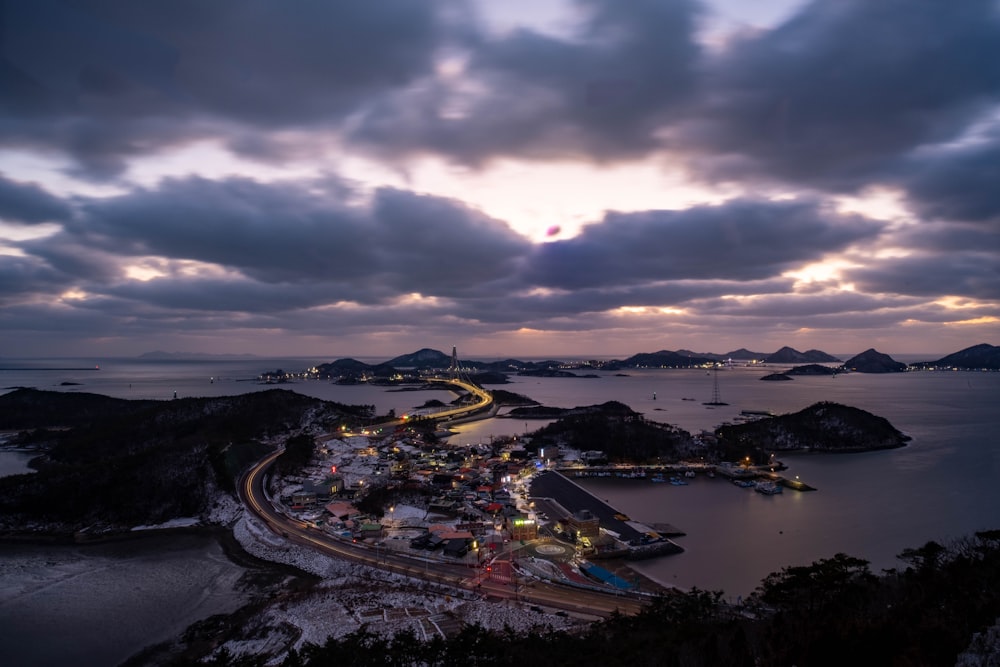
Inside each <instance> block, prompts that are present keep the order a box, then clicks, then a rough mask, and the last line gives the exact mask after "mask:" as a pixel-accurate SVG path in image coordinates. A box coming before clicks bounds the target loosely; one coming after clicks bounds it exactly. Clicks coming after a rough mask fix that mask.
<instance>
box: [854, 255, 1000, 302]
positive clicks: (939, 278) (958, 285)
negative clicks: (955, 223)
mask: <svg viewBox="0 0 1000 667" xmlns="http://www.w3.org/2000/svg"><path fill="white" fill-rule="evenodd" d="M846 278H847V279H848V280H851V281H853V282H854V283H856V285H857V287H858V288H859V289H862V290H865V291H867V292H878V293H886V294H902V295H914V296H923V297H930V298H934V297H944V296H963V297H968V298H976V299H1000V262H998V261H997V254H996V252H986V253H978V252H971V251H969V252H952V253H942V254H927V255H914V256H910V257H899V258H892V259H883V260H880V261H879V263H878V264H873V265H871V266H869V267H866V268H858V269H852V270H850V271H847V272H846Z"/></svg>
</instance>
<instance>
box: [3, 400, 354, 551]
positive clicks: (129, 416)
mask: <svg viewBox="0 0 1000 667" xmlns="http://www.w3.org/2000/svg"><path fill="white" fill-rule="evenodd" d="M26 405H27V406H29V407H30V410H28V411H26V412H23V413H20V414H19V415H18V418H17V420H16V422H17V426H16V428H19V429H22V430H23V431H24V432H23V433H22V435H21V436H20V439H21V441H22V442H23V443H25V444H29V445H31V446H34V447H37V448H39V449H41V450H42V451H44V452H45V454H44V455H43V456H42V457H41V458H40V459H38V460H37V470H38V472H36V473H31V474H25V475H15V476H11V477H3V478H0V532H47V533H50V532H62V533H70V532H74V531H77V530H80V529H82V528H85V527H87V528H89V530H90V532H107V531H117V530H123V529H127V528H128V527H131V526H135V525H141V524H155V523H161V522H164V521H167V520H169V519H173V518H178V517H189V516H199V515H202V514H204V513H205V512H206V511H207V510H208V509H210V504H211V502H212V500H213V498H214V496H215V494H216V493H217V490H218V489H224V490H232V488H233V480H234V478H235V476H236V475H237V474H238V473H239V472H240V471H241V470H242V469H243V468H244V467H245V466H246V465H248V464H249V463H250V462H252V461H254V460H256V459H257V458H259V457H261V456H263V454H264V453H266V452H267V451H269V450H270V449H271V448H272V445H269V444H267V441H268V439H270V438H274V437H278V436H281V435H284V434H288V433H294V432H297V431H300V430H301V429H302V428H303V426H304V425H305V424H306V423H311V422H317V421H318V422H320V423H322V422H324V421H326V422H329V423H330V425H331V427H332V426H333V425H334V424H340V423H342V422H344V421H348V422H349V421H353V420H354V419H361V418H364V417H366V416H368V415H370V413H371V408H369V407H363V406H343V405H339V404H337V403H330V402H326V401H321V400H319V399H314V398H309V397H306V396H302V395H299V394H295V393H292V392H289V391H283V390H277V389H275V390H271V391H265V392H257V393H250V394H243V395H240V396H230V397H217V398H188V399H179V400H173V401H122V400H119V399H107V397H103V396H96V395H94V394H75V393H74V394H66V393H60V392H48V391H37V390H34V389H21V390H17V391H15V392H11V393H10V394H6V395H3V396H0V415H5V416H6V417H5V419H7V420H8V422H10V421H15V420H13V419H12V418H11V415H12V414H13V413H15V412H17V410H20V409H21V408H23V407H24V406H26ZM95 406H96V407H95ZM109 406H113V408H114V409H113V410H108V407H109ZM56 409H58V410H59V411H60V413H61V418H60V419H59V420H58V421H52V420H50V415H51V414H52V412H53V411H54V410H56ZM54 425H58V426H64V427H65V426H68V427H69V428H65V429H61V430H58V431H52V430H47V427H50V426H54Z"/></svg>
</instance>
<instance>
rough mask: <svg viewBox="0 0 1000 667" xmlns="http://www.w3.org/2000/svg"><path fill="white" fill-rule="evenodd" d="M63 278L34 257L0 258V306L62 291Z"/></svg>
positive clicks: (64, 280)
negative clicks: (25, 298)
mask: <svg viewBox="0 0 1000 667" xmlns="http://www.w3.org/2000/svg"><path fill="white" fill-rule="evenodd" d="M66 285H67V281H66V279H65V276H64V275H62V274H61V273H60V272H58V271H56V270H54V269H53V268H52V267H51V266H48V265H46V264H45V263H44V262H41V261H39V260H38V259H37V258H35V257H18V256H10V255H7V256H3V257H2V258H0V305H2V306H4V307H5V308H6V306H7V305H9V304H11V303H14V302H15V301H16V300H18V299H22V298H24V297H28V298H31V297H35V296H39V295H42V296H48V295H51V294H53V293H57V292H59V291H61V290H62V289H64V288H65V287H66Z"/></svg>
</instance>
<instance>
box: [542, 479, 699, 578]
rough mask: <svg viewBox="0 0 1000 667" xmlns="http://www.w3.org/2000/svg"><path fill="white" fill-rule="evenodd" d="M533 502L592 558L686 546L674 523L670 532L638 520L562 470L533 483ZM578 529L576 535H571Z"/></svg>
mask: <svg viewBox="0 0 1000 667" xmlns="http://www.w3.org/2000/svg"><path fill="white" fill-rule="evenodd" d="M529 499H530V501H531V502H532V503H533V505H534V508H535V511H536V513H537V514H538V515H539V516H540V517H542V518H543V520H550V519H551V520H552V521H553V522H554V523H555V524H556V528H555V529H556V531H557V532H562V533H564V535H565V536H566V537H567V539H569V540H572V541H574V542H576V543H578V544H580V545H581V547H582V549H583V551H584V553H585V555H587V557H588V558H615V557H624V558H627V559H630V560H638V559H643V558H651V557H654V556H662V555H668V554H674V553H680V552H681V551H683V549H682V548H681V547H680V545H678V544H676V543H675V542H673V541H672V540H670V539H669V536H677V535H683V533H682V532H681V531H679V530H677V529H676V528H674V527H672V526H667V525H661V526H660V527H661V528H664V527H665V528H667V529H668V530H669V531H670V535H666V534H664V533H662V532H659V531H657V530H656V529H655V528H654V527H653V526H650V525H647V524H645V523H642V522H639V521H634V520H633V519H631V518H630V517H629V516H627V515H626V514H624V513H622V512H621V511H619V510H618V509H616V508H614V507H612V506H611V505H610V504H608V503H607V502H605V501H603V500H601V499H600V498H598V497H597V496H595V495H594V494H592V493H591V492H590V491H588V490H586V489H584V488H583V487H581V486H580V485H579V484H577V483H576V482H574V481H573V480H571V479H569V478H568V477H566V476H565V475H563V474H562V473H560V472H558V471H552V470H550V471H546V472H543V473H541V474H539V475H537V476H536V477H535V478H534V479H533V480H532V482H531V488H530V496H529ZM574 531H575V534H571V533H573V532H574Z"/></svg>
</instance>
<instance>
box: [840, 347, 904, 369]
mask: <svg viewBox="0 0 1000 667" xmlns="http://www.w3.org/2000/svg"><path fill="white" fill-rule="evenodd" d="M842 368H843V369H844V370H847V371H853V372H855V373H902V372H904V371H906V364H904V363H901V362H899V361H896V360H895V359H893V358H892V357H890V356H889V355H888V354H882V353H881V352H879V351H878V350H875V349H874V348H869V349H867V350H865V351H864V352H862V353H861V354H858V355H855V356H853V357H851V358H850V359H848V360H847V361H845V362H844V365H843V366H842Z"/></svg>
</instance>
